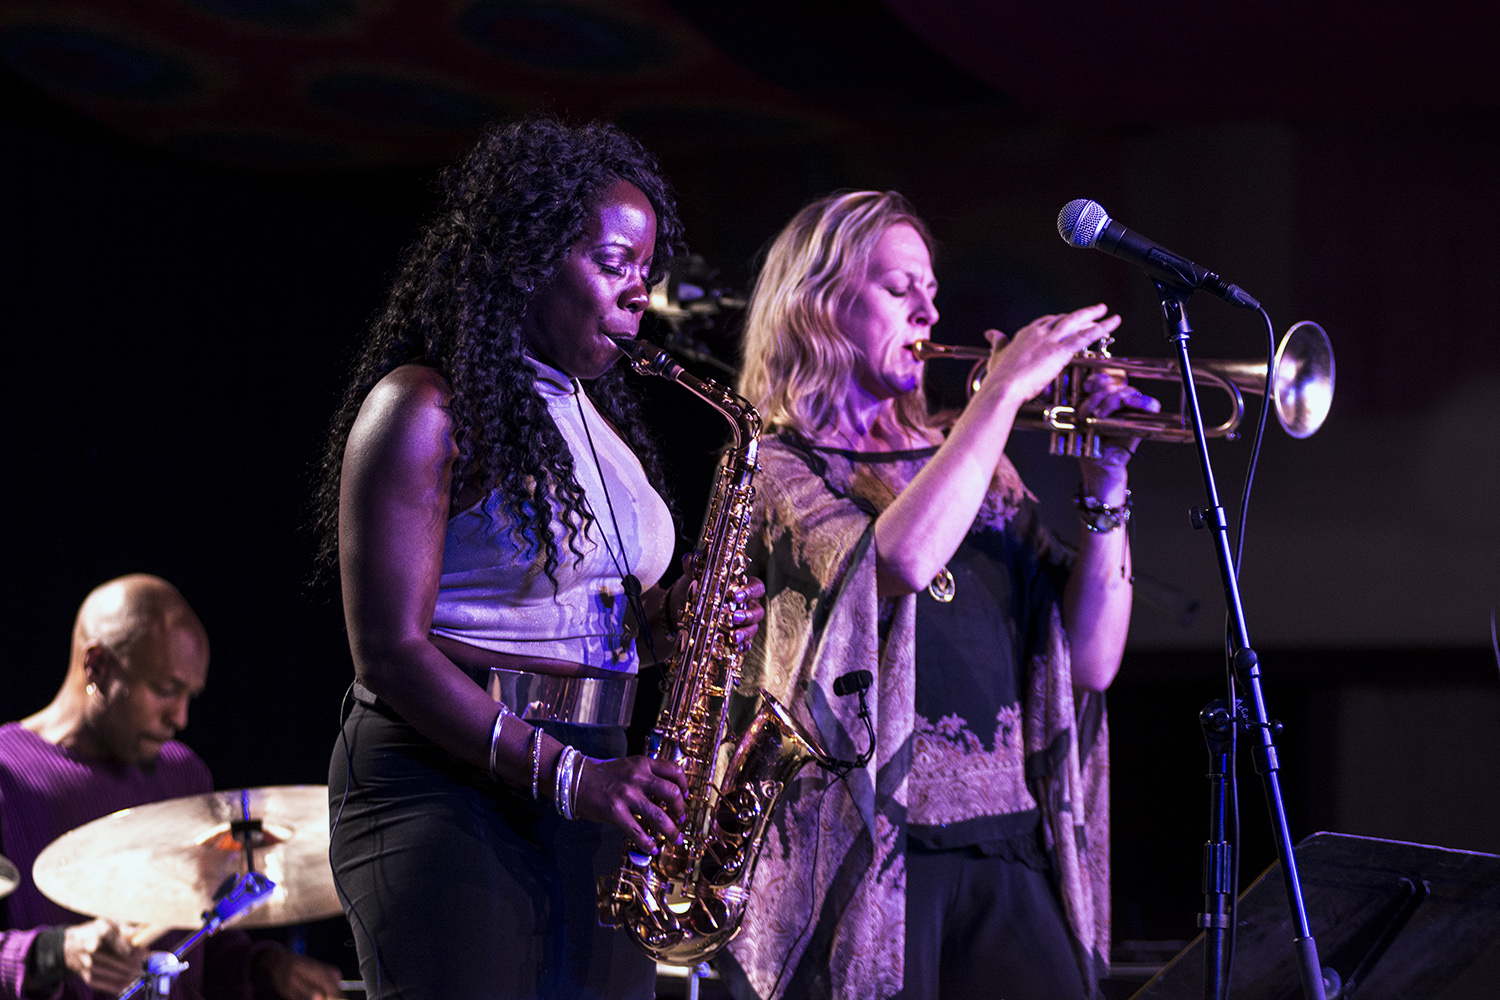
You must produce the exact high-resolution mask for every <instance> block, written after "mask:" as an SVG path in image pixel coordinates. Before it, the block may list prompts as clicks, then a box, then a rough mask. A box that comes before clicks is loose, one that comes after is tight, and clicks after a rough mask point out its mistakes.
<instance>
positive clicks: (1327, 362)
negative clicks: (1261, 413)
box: [911, 320, 1334, 457]
mask: <svg viewBox="0 0 1500 1000" xmlns="http://www.w3.org/2000/svg"><path fill="white" fill-rule="evenodd" d="M1109 343H1110V338H1108V337H1106V338H1104V339H1103V340H1101V341H1100V342H1099V349H1098V350H1085V351H1080V352H1079V353H1078V354H1075V355H1074V356H1073V360H1072V361H1070V362H1069V363H1068V366H1067V367H1066V368H1064V369H1063V370H1062V371H1061V372H1060V373H1058V376H1057V378H1056V379H1054V380H1053V382H1052V387H1051V389H1049V390H1046V391H1043V393H1042V394H1041V395H1040V396H1038V397H1037V398H1036V399H1033V400H1031V401H1029V402H1027V403H1026V404H1024V405H1023V406H1022V407H1021V412H1020V414H1019V415H1018V416H1017V417H1016V422H1015V426H1016V427H1019V428H1021V429H1022V430H1038V431H1048V432H1050V433H1051V435H1052V439H1051V445H1050V451H1051V453H1052V454H1054V455H1074V456H1078V455H1084V456H1092V457H1097V456H1098V455H1099V438H1100V437H1101V436H1108V437H1138V438H1143V439H1146V440H1149V441H1170V442H1173V443H1176V444H1192V443H1193V431H1192V429H1191V428H1190V427H1188V425H1187V414H1186V407H1185V406H1179V408H1178V410H1177V412H1176V413H1170V412H1163V413H1140V414H1132V415H1130V416H1124V417H1122V416H1111V417H1083V418H1081V419H1080V418H1079V417H1078V404H1079V402H1080V401H1081V400H1082V398H1083V383H1084V382H1085V381H1086V380H1087V379H1088V376H1089V373H1090V372H1093V371H1096V370H1098V369H1101V368H1103V369H1108V370H1110V371H1116V372H1119V373H1120V374H1122V375H1124V376H1125V377H1127V378H1135V379H1149V380H1153V381H1159V382H1178V383H1180V382H1181V378H1182V376H1181V374H1180V370H1179V368H1178V364H1177V361H1176V360H1175V359H1171V358H1117V357H1114V356H1113V355H1111V354H1110V353H1109ZM911 351H912V353H913V354H915V355H916V356H917V360H919V361H931V360H936V359H943V358H946V359H953V360H963V361H971V360H972V361H974V362H975V365H974V368H973V370H972V371H971V372H970V375H969V394H970V395H973V393H974V390H975V389H977V388H978V387H979V383H980V381H981V380H983V378H984V373H985V370H986V364H985V363H986V362H987V361H988V360H989V357H990V351H989V350H988V349H987V348H983V347H954V346H951V345H948V344H934V343H932V342H931V341H927V340H919V341H917V342H916V343H914V344H912V345H911ZM1271 371H1272V375H1271V384H1270V396H1271V402H1272V405H1274V406H1275V407H1276V418H1277V420H1279V421H1280V423H1281V426H1282V427H1283V428H1284V429H1285V430H1286V432H1287V433H1288V434H1290V435H1291V436H1292V437H1295V438H1305V437H1309V436H1311V435H1312V434H1313V433H1315V432H1316V431H1317V429H1318V428H1319V427H1322V426H1323V421H1324V420H1325V419H1327V417H1328V409H1329V407H1330V406H1331V405H1332V403H1333V379H1334V369H1333V346H1332V345H1331V344H1330V343H1329V342H1328V334H1326V333H1324V332H1323V328H1322V327H1321V326H1319V325H1318V324H1316V323H1313V322H1311V321H1308V320H1304V321H1303V322H1301V323H1298V324H1296V325H1295V326H1293V327H1292V328H1291V329H1290V330H1288V331H1287V333H1286V336H1285V337H1283V338H1281V344H1280V346H1278V347H1277V349H1276V355H1275V359H1274V363H1273V364H1272V366H1271ZM1193 382H1194V384H1195V385H1198V386H1210V387H1213V388H1216V389H1221V390H1223V392H1224V393H1225V394H1226V395H1227V396H1228V397H1229V407H1230V412H1229V416H1227V417H1226V418H1224V420H1223V421H1222V422H1220V423H1218V424H1215V425H1213V426H1205V428H1204V433H1205V434H1206V435H1207V436H1208V437H1211V438H1217V437H1222V438H1229V439H1231V440H1232V439H1234V438H1235V437H1237V436H1238V434H1239V426H1240V420H1241V419H1242V418H1243V417H1244V415H1245V401H1244V398H1243V396H1242V395H1241V393H1244V392H1250V393H1255V394H1256V395H1260V394H1261V393H1264V392H1266V391H1267V389H1266V363H1265V362H1264V361H1260V360H1256V359H1249V360H1244V361H1225V360H1214V359H1211V360H1206V361H1197V362H1194V364H1193Z"/></svg>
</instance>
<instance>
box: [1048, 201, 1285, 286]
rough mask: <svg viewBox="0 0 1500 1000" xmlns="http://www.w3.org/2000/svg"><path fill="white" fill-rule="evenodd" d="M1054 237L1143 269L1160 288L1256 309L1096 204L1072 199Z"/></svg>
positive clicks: (1208, 273)
mask: <svg viewBox="0 0 1500 1000" xmlns="http://www.w3.org/2000/svg"><path fill="white" fill-rule="evenodd" d="M1057 234H1058V235H1059V236H1061V237H1062V238H1063V242H1064V243H1069V244H1071V245H1073V246H1075V247H1084V248H1087V247H1094V248H1095V249H1098V250H1103V251H1104V252H1105V253H1107V254H1113V255H1114V256H1116V257H1119V258H1120V259H1121V260H1127V261H1129V262H1130V263H1132V264H1136V265H1139V266H1140V267H1142V268H1144V269H1145V271H1146V273H1147V274H1149V275H1151V277H1153V278H1155V279H1156V280H1157V281H1159V282H1161V283H1162V284H1164V285H1171V286H1173V287H1176V288H1180V289H1185V290H1186V291H1189V292H1191V291H1193V290H1195V289H1199V288H1201V289H1203V290H1204V291H1206V292H1211V293H1213V294H1214V295H1217V296H1218V297H1219V298H1221V299H1223V300H1224V301H1225V302H1228V303H1229V304H1230V305H1234V306H1241V307H1243V308H1245V309H1259V308H1260V303H1259V302H1257V301H1256V300H1255V299H1254V298H1253V297H1252V296H1251V295H1250V293H1248V292H1246V291H1245V290H1244V289H1242V288H1241V287H1240V286H1239V285H1231V284H1230V283H1229V282H1227V281H1225V280H1224V279H1223V278H1221V277H1219V276H1218V275H1217V274H1215V273H1214V272H1212V271H1210V270H1208V269H1207V268H1203V267H1199V266H1198V265H1197V264H1194V263H1193V262H1192V261H1190V260H1188V259H1187V258H1186V257H1179V256H1177V254H1175V253H1173V252H1172V251H1170V250H1168V249H1167V248H1166V247H1164V246H1162V245H1161V244H1159V243H1156V242H1153V241H1152V240H1148V239H1146V237H1144V236H1142V235H1141V234H1140V233H1136V232H1132V231H1131V230H1129V229H1126V228H1125V227H1124V226H1122V225H1120V224H1119V223H1118V222H1116V221H1114V220H1113V219H1111V218H1110V217H1109V213H1108V212H1106V211H1105V210H1104V207H1103V206H1102V205H1100V204H1099V203H1098V202H1097V201H1090V200H1089V199H1087V198H1075V199H1074V200H1073V201H1070V202H1068V203H1067V204H1066V205H1064V206H1063V208H1062V211H1061V212H1058V213H1057Z"/></svg>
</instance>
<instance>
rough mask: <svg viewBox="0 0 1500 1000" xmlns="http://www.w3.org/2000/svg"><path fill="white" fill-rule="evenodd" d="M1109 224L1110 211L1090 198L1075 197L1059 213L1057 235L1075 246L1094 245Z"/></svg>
mask: <svg viewBox="0 0 1500 1000" xmlns="http://www.w3.org/2000/svg"><path fill="white" fill-rule="evenodd" d="M1107 225H1109V213H1108V212H1106V211H1105V210H1104V206H1103V205H1100V204H1099V203H1098V202H1097V201H1090V200H1089V199H1088V198H1074V199H1073V200H1072V201H1070V202H1068V203H1067V204H1066V205H1064V206H1063V207H1062V211H1061V212H1058V213H1057V235H1059V236H1061V237H1062V238H1063V242H1064V243H1070V244H1072V245H1073V246H1075V247H1091V246H1093V245H1094V241H1095V240H1097V239H1098V238H1099V234H1100V233H1102V232H1104V227H1105V226H1107Z"/></svg>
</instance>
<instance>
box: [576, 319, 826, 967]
mask: <svg viewBox="0 0 1500 1000" xmlns="http://www.w3.org/2000/svg"><path fill="white" fill-rule="evenodd" d="M617 343H618V344H619V347H620V350H621V351H623V352H624V353H625V355H626V356H627V357H628V358H630V363H631V366H632V367H633V368H634V369H635V370H636V371H637V372H640V373H641V374H643V375H656V376H659V377H661V378H666V379H670V380H671V381H673V382H676V383H677V384H678V385H681V386H683V387H684V388H686V389H687V390H688V391H690V392H692V393H693V394H694V395H695V396H697V397H699V398H700V399H702V400H703V401H705V402H706V403H708V404H709V405H710V406H712V407H713V408H714V409H716V410H718V411H719V413H720V414H721V415H722V416H723V417H724V418H725V419H726V420H728V421H729V423H730V425H731V426H732V427H733V429H734V443H733V446H732V447H731V449H730V452H729V454H728V456H727V457H726V459H725V461H724V463H723V464H722V465H721V466H720V469H719V476H718V480H717V482H716V483H715V485H714V492H713V497H712V499H711V501H710V503H709V510H708V519H707V521H705V522H704V526H703V535H702V537H701V538H700V539H699V541H698V552H699V554H700V563H699V567H698V573H699V575H698V590H697V593H696V594H694V595H693V596H692V598H691V599H690V601H689V604H688V608H687V610H686V611H685V612H684V614H683V617H682V622H681V631H680V632H679V633H678V637H677V642H676V645H675V647H674V648H673V650H672V654H671V656H670V658H669V660H668V663H667V671H668V686H667V689H666V692H665V697H664V700H663V702H662V707H661V714H660V715H659V716H657V720H656V727H655V728H654V729H653V730H652V732H651V735H650V736H649V737H648V738H647V743H646V752H647V753H648V754H649V755H650V756H652V757H653V758H655V759H657V760H662V759H666V760H671V761H674V762H676V763H677V764H678V765H680V766H681V767H682V769H683V771H684V772H685V773H686V775H687V784H688V794H687V800H686V806H687V816H686V819H685V821H684V823H683V824H681V829H682V836H683V843H682V844H680V845H678V844H672V843H668V842H666V841H665V840H659V841H658V844H657V848H658V851H657V854H656V855H655V856H654V857H648V856H646V855H643V854H639V853H637V852H635V851H632V850H630V849H628V848H627V849H626V851H625V857H624V859H623V860H622V861H621V864H620V871H619V873H618V874H616V875H613V876H608V875H607V876H604V877H602V878H600V879H599V919H600V923H602V924H603V925H604V926H606V927H624V928H625V930H626V931H627V932H628V933H629V934H630V936H631V937H632V938H633V939H634V940H635V942H636V944H638V945H640V947H641V948H642V949H643V950H645V951H646V952H647V953H648V954H649V955H651V956H652V957H653V958H655V959H656V960H657V961H658V962H666V963H669V964H673V965H695V964H697V963H699V962H703V961H706V960H707V959H708V958H710V957H711V956H712V955H714V954H715V953H716V952H718V950H719V949H720V948H722V947H724V945H726V944H728V943H729V941H730V939H732V938H733V937H734V936H735V935H736V934H737V933H739V929H740V922H741V921H742V920H743V918H744V914H745V906H746V904H748V903H749V901H750V876H751V874H752V873H753V872H754V870H755V861H756V858H757V856H758V855H759V853H760V845H761V841H762V839H763V834H764V832H765V826H766V822H767V821H768V820H769V819H770V815H771V810H772V809H773V808H774V806H775V805H776V800H777V798H778V797H779V796H780V795H781V791H782V789H783V788H784V787H785V786H786V783H787V782H788V781H790V780H791V779H792V778H793V777H794V776H795V775H796V773H797V771H798V770H800V769H801V768H802V766H803V765H804V764H806V763H807V762H808V761H812V760H817V761H819V762H820V763H825V764H827V763H828V762H829V760H830V758H829V757H828V754H827V753H826V752H825V751H824V750H823V748H822V747H821V746H820V745H819V743H818V741H817V740H816V739H815V738H814V737H813V736H812V735H811V734H810V733H808V732H807V731H806V730H805V729H804V728H803V727H802V726H801V725H800V724H799V723H798V722H797V721H796V720H795V719H793V718H792V716H791V715H790V713H788V712H787V710H786V708H785V707H783V706H782V705H781V703H780V702H778V701H777V700H776V699H775V698H773V697H771V696H770V695H769V694H764V693H763V694H761V696H760V703H759V705H758V706H757V709H756V712H755V714H754V716H753V718H752V720H751V722H750V724H749V725H748V726H746V727H745V730H744V731H743V732H742V733H739V734H733V733H730V732H729V695H730V693H731V692H732V691H734V689H735V687H736V686H737V685H738V683H739V676H740V665H741V661H742V656H741V653H740V651H739V649H738V647H737V646H736V644H735V642H734V639H733V636H732V634H731V633H732V632H733V630H734V623H733V620H732V617H731V616H732V615H733V613H734V608H733V605H732V603H731V595H732V594H733V593H734V591H735V590H737V589H738V588H740V587H742V586H744V584H745V543H746V542H747V540H748V535H749V529H750V512H751V500H752V498H753V497H754V494H755V491H754V487H753V486H752V485H751V481H752V479H753V478H754V476H755V472H756V452H757V450H758V448H759V441H758V438H759V435H760V414H758V413H756V412H755V408H754V407H752V406H751V405H750V404H749V403H748V402H746V400H745V399H744V398H742V397H740V396H738V395H736V394H735V393H733V392H730V391H729V390H728V389H726V388H725V387H724V386H722V385H719V384H718V383H716V382H713V381H709V380H706V379H699V378H696V377H694V376H692V375H690V374H688V373H687V372H685V371H683V369H682V366H681V365H678V364H677V363H676V362H675V361H673V360H672V357H671V355H669V354H667V353H666V352H665V351H663V350H662V349H661V348H659V347H656V346H654V345H652V344H647V343H643V342H641V341H638V340H622V341H618V342H617Z"/></svg>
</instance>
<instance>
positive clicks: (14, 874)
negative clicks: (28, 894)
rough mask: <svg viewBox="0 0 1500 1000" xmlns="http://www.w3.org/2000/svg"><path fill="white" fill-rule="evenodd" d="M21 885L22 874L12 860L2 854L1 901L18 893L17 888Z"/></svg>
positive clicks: (0, 867) (0, 865)
mask: <svg viewBox="0 0 1500 1000" xmlns="http://www.w3.org/2000/svg"><path fill="white" fill-rule="evenodd" d="M20 884H21V872H20V869H18V868H17V867H16V866H15V865H14V864H12V863H11V860H10V858H7V857H6V856H5V855H3V854H0V899H4V898H5V897H6V896H9V895H10V894H11V893H13V892H15V891H16V886H18V885H20Z"/></svg>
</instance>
